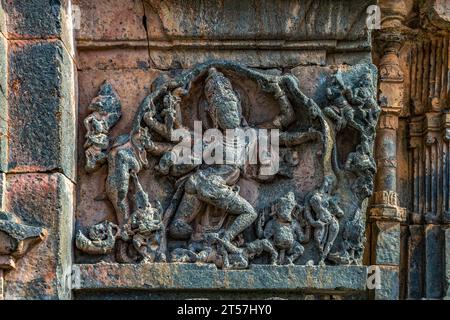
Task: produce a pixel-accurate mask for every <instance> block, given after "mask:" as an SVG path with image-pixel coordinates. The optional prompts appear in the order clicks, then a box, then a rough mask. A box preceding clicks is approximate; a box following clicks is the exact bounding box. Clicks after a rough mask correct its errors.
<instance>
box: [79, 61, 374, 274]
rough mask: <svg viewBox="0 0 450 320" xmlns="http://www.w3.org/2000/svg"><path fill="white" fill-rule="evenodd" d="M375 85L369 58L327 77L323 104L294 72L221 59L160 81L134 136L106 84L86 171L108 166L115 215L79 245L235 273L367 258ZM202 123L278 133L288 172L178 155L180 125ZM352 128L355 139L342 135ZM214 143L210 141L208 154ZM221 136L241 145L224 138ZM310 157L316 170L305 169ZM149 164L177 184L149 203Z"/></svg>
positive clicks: (119, 256) (90, 123) (95, 111)
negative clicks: (180, 159)
mask: <svg viewBox="0 0 450 320" xmlns="http://www.w3.org/2000/svg"><path fill="white" fill-rule="evenodd" d="M248 83H252V84H253V85H251V88H257V89H256V91H258V92H255V93H251V94H260V95H264V96H265V97H266V98H267V99H266V100H265V101H269V100H270V101H272V102H273V105H274V106H275V110H277V112H276V114H275V115H274V116H273V117H271V118H270V119H265V120H261V118H259V119H258V117H256V116H255V115H254V112H256V111H254V110H256V108H260V109H259V111H258V112H262V113H263V114H271V111H270V110H269V106H265V105H255V104H254V102H252V101H251V99H250V98H249V97H248V96H246V95H247V93H246V91H245V90H242V88H241V87H240V86H242V84H243V85H244V86H245V84H248ZM373 83H374V77H373V71H372V69H371V68H370V67H369V66H367V65H360V66H358V67H355V68H354V69H353V70H351V71H345V70H338V71H336V72H335V73H333V74H331V75H330V76H329V78H328V79H327V81H326V82H325V87H324V88H323V97H324V99H323V102H321V103H320V105H319V104H318V103H317V102H316V101H315V100H313V99H311V98H308V97H307V96H306V95H304V94H303V93H302V91H301V90H300V89H299V82H298V79H297V78H295V77H294V76H292V75H291V74H284V75H272V74H267V73H264V72H261V71H257V70H254V69H250V68H247V67H244V66H241V65H239V64H236V63H233V62H228V61H212V62H208V63H204V64H200V65H198V66H196V67H194V68H193V69H192V70H190V71H188V72H186V73H184V74H182V75H181V76H179V77H177V78H175V79H168V80H167V79H166V81H159V80H158V81H157V82H155V84H154V85H153V86H152V87H153V91H152V93H151V94H150V95H149V96H147V97H146V98H145V99H144V101H143V102H142V104H141V105H140V106H139V108H138V110H137V113H136V115H135V118H134V122H133V124H132V128H131V129H130V131H129V133H128V134H125V135H121V136H118V137H115V138H112V137H111V136H110V134H109V130H110V129H111V128H112V126H114V124H115V123H116V122H117V121H118V120H119V118H120V115H121V107H120V102H119V98H118V96H117V94H116V93H115V91H114V90H113V89H112V87H111V86H110V85H109V84H108V83H105V84H104V85H103V86H102V88H101V89H100V92H99V95H98V97H96V98H94V100H93V102H92V104H91V107H90V110H91V111H92V113H91V114H90V115H89V116H88V117H87V118H86V119H85V126H86V128H87V132H88V133H87V135H86V144H85V151H86V170H87V171H89V172H92V171H95V170H97V169H98V168H99V167H101V166H102V165H103V164H106V165H107V166H108V173H107V177H106V188H105V189H106V190H105V195H106V198H107V199H106V201H109V202H111V204H112V205H113V207H114V210H115V214H116V221H103V222H99V223H98V224H96V225H94V226H91V227H88V228H87V229H85V230H83V229H80V230H78V233H77V237H76V246H77V248H78V249H79V250H81V251H82V252H85V253H87V254H97V255H98V254H109V253H114V254H115V257H116V260H117V261H118V262H127V263H130V262H144V263H152V262H166V263H193V262H195V263H214V264H215V265H216V266H217V267H219V268H224V269H227V268H237V269H245V268H247V267H248V266H249V265H250V264H274V265H281V264H324V263H328V264H330V263H331V264H351V263H356V264H358V263H361V256H362V251H363V243H364V223H363V213H362V202H363V201H364V200H365V199H366V198H367V197H369V196H370V195H371V194H372V191H373V190H372V189H373V179H374V174H375V170H376V166H375V162H374V159H373V152H372V150H373V143H374V141H373V140H374V134H375V126H376V123H377V120H378V115H379V107H378V105H377V102H376V100H375V93H374V84H373ZM252 112H253V114H252ZM195 114H196V116H192V115H195ZM195 117H197V119H194V118H195ZM193 120H202V126H203V127H202V130H203V131H205V130H206V129H214V130H216V131H218V132H221V133H223V134H224V136H225V131H226V130H227V129H240V130H242V131H243V132H248V131H249V130H250V129H277V130H278V132H279V157H278V158H276V159H277V160H279V169H278V171H276V172H273V173H271V174H262V173H261V172H263V170H262V169H264V165H262V164H258V165H253V164H248V163H247V162H244V163H240V164H235V163H233V164H228V163H223V164H208V163H207V162H205V160H203V161H193V162H191V163H188V164H186V163H184V164H179V163H177V162H174V159H176V155H175V152H174V150H175V146H176V145H177V143H178V142H179V141H175V140H173V139H172V136H173V132H174V130H176V129H184V130H185V131H186V132H188V135H193V134H194V132H193V130H192V127H193V126H192V123H193ZM349 134H350V135H352V136H353V140H354V143H353V145H351V144H350V142H348V143H347V142H345V138H342V137H346V136H348V135H349ZM338 137H341V138H338ZM207 140H208V139H205V138H204V139H203V141H202V142H201V143H202V147H203V150H205V148H208V146H209V143H210V141H207ZM339 141H344V144H346V145H347V144H348V145H349V146H342V145H341V144H342V143H341V142H339ZM216 142H217V141H216ZM218 143H219V144H220V145H223V146H228V147H229V146H230V141H228V140H227V139H225V138H224V139H223V141H218ZM232 145H233V144H232ZM244 150H248V149H244ZM308 156H309V157H311V158H312V160H311V161H312V163H315V164H317V168H315V167H314V165H312V167H311V168H306V169H305V168H303V167H302V165H301V164H300V163H302V161H303V160H304V158H305V157H308ZM149 159H154V160H152V161H149ZM303 163H304V162H303ZM309 169H311V170H313V171H314V170H315V174H314V175H313V178H312V181H313V183H311V184H310V185H308V187H302V188H303V189H302V188H299V186H303V184H302V183H303V180H305V179H306V178H307V177H306V173H305V172H306V171H305V170H309ZM146 170H153V172H154V173H155V174H157V175H158V176H160V177H161V179H162V178H167V179H169V181H172V185H173V192H172V193H171V195H170V199H169V200H168V201H166V200H167V199H150V197H149V194H148V192H146V191H145V190H146V181H145V180H143V179H142V173H143V172H144V171H146ZM302 170H303V171H302ZM244 181H245V183H243V182H244ZM252 194H257V195H258V196H255V197H251V196H250V195H252ZM162 203H164V205H162Z"/></svg>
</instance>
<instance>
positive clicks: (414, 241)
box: [407, 225, 425, 299]
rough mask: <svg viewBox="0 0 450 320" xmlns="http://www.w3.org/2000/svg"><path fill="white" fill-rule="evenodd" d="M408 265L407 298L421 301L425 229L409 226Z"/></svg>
mask: <svg viewBox="0 0 450 320" xmlns="http://www.w3.org/2000/svg"><path fill="white" fill-rule="evenodd" d="M409 232H410V236H409V240H408V254H407V256H408V264H407V297H408V298H411V299H420V298H421V297H422V294H423V285H424V283H423V275H424V272H425V270H424V263H423V259H424V256H425V239H424V227H423V226H421V225H411V226H409Z"/></svg>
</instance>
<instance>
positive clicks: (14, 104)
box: [8, 40, 75, 179]
mask: <svg viewBox="0 0 450 320" xmlns="http://www.w3.org/2000/svg"><path fill="white" fill-rule="evenodd" d="M8 84H9V95H8V97H9V108H8V109H9V123H8V126H9V159H8V160H9V163H8V169H9V171H10V172H30V171H31V172H39V171H58V172H62V173H64V174H65V175H66V176H67V177H69V178H71V179H74V177H75V97H74V90H73V86H74V77H73V63H72V60H71V58H70V56H69V54H68V53H67V51H66V50H65V48H64V46H63V45H62V43H61V41H58V40H55V41H49V42H46V41H12V42H11V44H10V48H9V82H8Z"/></svg>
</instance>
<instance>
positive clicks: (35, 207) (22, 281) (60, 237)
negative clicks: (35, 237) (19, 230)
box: [5, 174, 74, 299]
mask: <svg viewBox="0 0 450 320" xmlns="http://www.w3.org/2000/svg"><path fill="white" fill-rule="evenodd" d="M73 197H74V187H73V183H72V182H71V181H70V180H68V179H67V178H66V177H64V176H63V175H62V174H12V175H7V183H6V196H5V198H6V204H5V210H7V211H9V212H12V213H14V214H16V215H17V216H18V217H20V218H21V219H22V220H23V222H25V223H27V224H30V225H33V226H40V227H43V228H45V229H47V230H48V236H47V238H46V239H44V241H43V242H42V243H41V244H39V245H37V246H36V247H34V248H33V249H31V250H30V251H29V252H28V253H27V255H26V256H25V257H23V258H22V259H20V260H18V261H17V263H16V269H15V270H14V271H11V272H6V273H5V298H6V299H66V298H70V295H71V293H70V270H71V264H72V261H71V256H72V255H71V248H72V245H71V241H72V230H73V219H72V210H73Z"/></svg>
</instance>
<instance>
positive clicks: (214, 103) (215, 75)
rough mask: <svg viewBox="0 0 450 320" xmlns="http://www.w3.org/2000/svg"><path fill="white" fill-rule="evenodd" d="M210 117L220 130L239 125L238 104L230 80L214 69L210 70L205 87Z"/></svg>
mask: <svg viewBox="0 0 450 320" xmlns="http://www.w3.org/2000/svg"><path fill="white" fill-rule="evenodd" d="M205 95H206V100H207V102H208V104H209V108H210V110H209V112H210V116H211V118H212V119H213V122H215V123H216V124H217V125H218V127H219V128H220V129H222V130H225V129H235V128H238V127H240V125H241V113H240V105H239V104H240V102H239V98H238V97H237V95H236V93H235V92H234V90H233V87H232V85H231V82H230V80H228V79H227V78H226V77H225V76H224V75H223V74H222V73H221V72H218V71H217V70H216V69H215V68H210V69H209V71H208V78H207V79H206V85H205Z"/></svg>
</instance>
